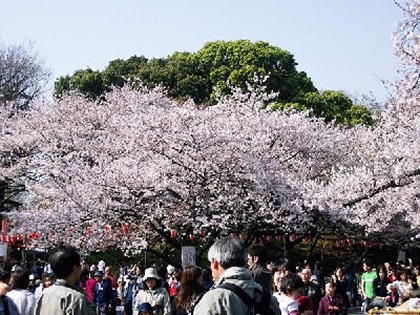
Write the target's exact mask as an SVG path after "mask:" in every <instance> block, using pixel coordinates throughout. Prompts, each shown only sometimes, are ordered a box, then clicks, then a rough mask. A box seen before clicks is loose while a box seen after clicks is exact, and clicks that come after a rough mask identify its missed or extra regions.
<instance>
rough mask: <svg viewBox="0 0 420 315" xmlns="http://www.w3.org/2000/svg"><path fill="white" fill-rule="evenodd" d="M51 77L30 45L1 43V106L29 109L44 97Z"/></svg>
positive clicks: (43, 62) (42, 61)
mask: <svg viewBox="0 0 420 315" xmlns="http://www.w3.org/2000/svg"><path fill="white" fill-rule="evenodd" d="M50 77H51V73H50V71H49V70H48V69H47V68H46V66H45V61H44V60H43V59H42V58H41V57H39V55H38V53H37V52H36V51H35V50H34V49H33V45H32V44H31V43H27V44H19V45H7V44H5V43H3V42H2V41H1V40H0V106H6V105H7V104H13V106H14V107H15V108H16V109H25V108H27V107H28V106H29V104H30V103H31V102H32V101H33V100H34V99H35V98H36V97H38V96H40V95H41V94H42V92H43V91H44V90H43V89H44V88H45V86H46V84H47V83H48V81H49V79H50Z"/></svg>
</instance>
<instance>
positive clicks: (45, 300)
mask: <svg viewBox="0 0 420 315" xmlns="http://www.w3.org/2000/svg"><path fill="white" fill-rule="evenodd" d="M34 314H35V315H52V314H54V315H61V314H62V315H95V307H94V305H93V304H92V303H90V302H88V300H87V298H86V296H85V295H84V294H83V293H82V292H80V291H79V290H78V289H77V288H76V287H74V286H70V285H68V284H67V283H66V281H65V280H63V279H58V280H57V281H56V283H55V284H54V285H53V286H51V287H49V288H46V289H45V290H44V291H43V294H42V296H41V297H40V298H39V300H38V302H37V304H36V307H35V313H34Z"/></svg>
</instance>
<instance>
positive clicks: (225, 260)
mask: <svg viewBox="0 0 420 315" xmlns="http://www.w3.org/2000/svg"><path fill="white" fill-rule="evenodd" d="M208 259H209V261H210V262H211V261H213V260H216V261H217V262H218V263H219V265H220V266H222V267H223V268H224V269H228V268H230V267H243V266H244V265H245V249H244V246H243V245H242V243H241V241H239V240H238V239H237V238H232V237H225V238H221V239H219V240H217V241H216V242H215V243H214V244H213V245H212V246H211V247H210V250H209V253H208Z"/></svg>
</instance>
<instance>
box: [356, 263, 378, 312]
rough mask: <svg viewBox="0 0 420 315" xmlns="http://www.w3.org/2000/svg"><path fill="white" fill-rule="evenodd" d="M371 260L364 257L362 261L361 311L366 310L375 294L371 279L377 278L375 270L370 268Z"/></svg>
mask: <svg viewBox="0 0 420 315" xmlns="http://www.w3.org/2000/svg"><path fill="white" fill-rule="evenodd" d="M372 266H373V264H372V261H371V260H370V259H365V260H364V262H363V271H364V272H363V274H362V282H361V284H360V288H361V289H362V301H363V302H362V311H364V312H367V307H368V305H369V304H370V302H371V301H372V299H373V297H374V295H375V288H374V287H373V281H374V280H375V279H376V278H377V274H376V271H375V270H373V269H372Z"/></svg>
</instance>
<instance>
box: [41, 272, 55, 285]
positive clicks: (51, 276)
mask: <svg viewBox="0 0 420 315" xmlns="http://www.w3.org/2000/svg"><path fill="white" fill-rule="evenodd" d="M47 279H50V280H52V281H53V282H54V281H55V274H53V273H49V272H45V273H43V274H42V283H44V282H45V281H46V280H47Z"/></svg>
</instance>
